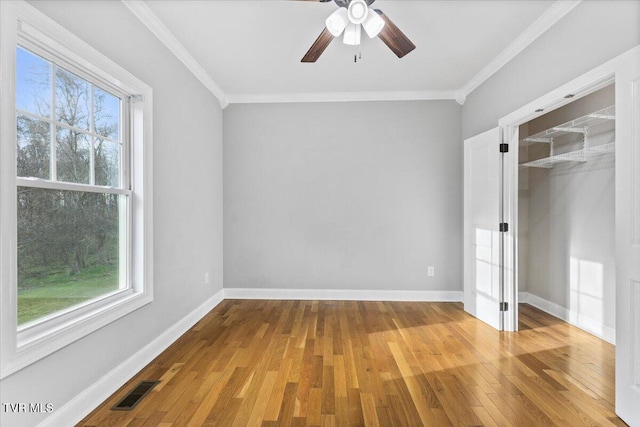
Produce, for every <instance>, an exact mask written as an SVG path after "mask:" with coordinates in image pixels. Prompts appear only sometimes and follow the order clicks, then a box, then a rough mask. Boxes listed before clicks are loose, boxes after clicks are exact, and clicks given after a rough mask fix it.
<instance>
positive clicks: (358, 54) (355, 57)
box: [353, 45, 362, 62]
mask: <svg viewBox="0 0 640 427" xmlns="http://www.w3.org/2000/svg"><path fill="white" fill-rule="evenodd" d="M358 59H362V46H360V45H358V50H357V51H356V53H354V54H353V62H358Z"/></svg>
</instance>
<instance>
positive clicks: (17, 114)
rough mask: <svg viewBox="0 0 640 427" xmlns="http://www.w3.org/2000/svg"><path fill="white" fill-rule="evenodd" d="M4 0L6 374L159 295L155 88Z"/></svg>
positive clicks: (0, 153) (1, 141)
mask: <svg viewBox="0 0 640 427" xmlns="http://www.w3.org/2000/svg"><path fill="white" fill-rule="evenodd" d="M0 7H2V14H1V15H0V16H2V17H3V21H2V26H1V28H2V44H1V45H0V64H1V69H0V71H1V72H2V75H14V76H15V79H0V81H2V87H1V90H2V96H1V97H0V107H1V108H0V120H1V122H2V129H1V130H0V170H1V172H0V201H1V202H2V203H1V206H2V209H1V210H0V224H2V226H1V227H0V236H1V237H2V243H0V266H1V267H2V273H1V274H0V285H1V289H0V290H1V296H2V299H1V305H2V326H1V328H2V330H1V332H2V377H5V376H7V375H10V374H11V373H12V372H15V371H16V370H18V369H21V368H22V367H24V366H27V365H28V364H30V363H32V362H33V361H35V360H38V359H40V358H41V357H44V356H46V355H47V354H50V353H51V352H52V351H55V350H57V349H59V348H61V347H62V346H65V345H67V344H69V343H70V342H72V341H74V340H77V339H79V338H81V337H82V336H84V335H86V334H88V333H91V332H93V331H95V330H96V329H98V328H100V327H102V326H104V325H106V324H107V323H109V322H112V321H114V320H117V319H118V318H120V317H122V316H124V315H125V314H127V313H130V312H131V311H133V310H135V309H137V308H139V307H141V306H142V305H144V304H147V303H149V302H150V301H152V299H153V292H152V284H153V281H152V256H153V254H152V246H151V242H152V234H151V230H152V228H151V218H152V216H151V105H152V104H151V96H152V92H151V89H150V88H149V87H148V86H146V85H145V84H144V83H142V82H141V81H139V80H138V79H137V78H135V77H134V76H132V75H131V74H130V73H128V72H127V71H125V70H124V69H122V68H121V67H120V66H118V65H116V64H115V63H113V62H111V61H110V60H109V59H107V58H105V57H104V56H102V55H101V54H100V53H98V52H97V51H95V50H94V49H93V48H91V47H89V46H88V45H86V44H85V43H84V42H82V41H81V40H80V39H78V38H77V37H75V36H73V35H72V34H70V33H69V32H67V31H66V30H64V29H63V28H62V27H60V26H59V25H58V24H55V23H54V22H53V21H51V20H49V19H48V18H46V17H45V16H44V15H42V14H41V13H40V12H38V11H36V10H35V9H34V8H32V7H31V6H29V5H28V4H26V3H23V2H0ZM14 73H15V74H14ZM5 94H6V95H5Z"/></svg>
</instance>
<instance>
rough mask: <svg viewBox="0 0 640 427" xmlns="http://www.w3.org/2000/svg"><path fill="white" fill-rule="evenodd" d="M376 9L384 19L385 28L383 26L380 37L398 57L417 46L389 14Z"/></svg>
mask: <svg viewBox="0 0 640 427" xmlns="http://www.w3.org/2000/svg"><path fill="white" fill-rule="evenodd" d="M375 11H376V12H377V13H378V15H380V17H381V18H382V19H384V28H382V31H380V34H378V37H380V40H382V41H383V42H384V44H386V45H387V46H388V47H389V49H391V50H392V51H393V53H395V54H396V56H397V57H398V58H402V57H403V56H405V55H406V54H407V53H409V52H411V51H412V50H413V49H415V48H416V45H415V44H413V42H412V41H411V40H409V38H408V37H407V36H405V35H404V33H403V32H402V31H400V28H398V27H396V24H394V23H393V22H391V20H390V19H389V18H388V17H387V15H385V14H384V13H383V12H382V11H381V10H380V9H375Z"/></svg>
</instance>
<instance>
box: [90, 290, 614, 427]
mask: <svg viewBox="0 0 640 427" xmlns="http://www.w3.org/2000/svg"><path fill="white" fill-rule="evenodd" d="M520 329H521V331H520V332H518V333H505V332H503V333H500V332H497V331H495V330H493V329H492V328H490V327H489V326H487V325H485V324H484V323H482V322H480V321H478V320H476V319H475V318H473V317H471V316H469V315H468V314H466V313H465V312H464V311H463V309H462V304H459V303H414V302H409V303H407V302H356V301H264V300H260V301H256V300H225V301H223V302H222V303H221V304H220V305H218V306H217V307H216V308H215V309H214V310H212V311H211V312H210V313H209V314H208V315H207V316H205V317H204V318H203V319H202V320H201V321H200V322H199V323H198V324H196V325H195V326H194V327H193V328H192V329H191V330H189V331H188V332H187V333H186V334H185V335H183V336H182V337H181V338H180V339H179V340H178V341H176V342H175V343H174V344H173V345H172V346H171V347H170V348H168V349H167V350H166V351H165V352H163V353H162V354H161V355H160V356H158V357H157V358H156V359H155V360H154V361H153V362H152V363H150V364H149V365H148V366H147V367H146V368H144V369H143V370H142V371H141V372H140V373H139V374H138V375H136V376H135V377H134V378H132V379H131V380H130V381H129V382H128V383H127V384H125V385H124V386H123V387H122V388H121V389H120V390H118V391H117V392H116V393H115V394H114V395H113V396H111V397H110V398H109V399H108V400H107V401H105V402H104V403H103V404H102V405H101V406H100V407H98V408H97V409H96V410H95V411H93V412H92V413H91V414H89V415H88V416H87V417H86V418H85V419H84V420H83V421H82V422H81V423H79V424H78V425H79V426H130V427H133V426H224V427H227V426H237V427H245V426H251V427H253V426H263V427H272V426H294V427H295V426H297V427H302V426H383V427H384V426H398V427H413V426H422V425H424V426H448V425H456V426H457V425H464V426H514V427H520V426H542V425H544V426H552V425H558V426H583V425H584V426H605V425H618V426H622V425H625V424H624V423H623V422H622V421H621V420H620V419H619V418H617V417H616V415H615V414H614V347H613V346H612V345H611V344H608V343H606V342H605V341H602V340H600V339H598V338H596V337H594V336H592V335H590V334H588V333H586V332H584V331H582V330H580V329H578V328H575V327H573V326H571V325H569V324H567V323H565V322H562V321H560V320H558V319H556V318H554V317H552V316H549V315H547V314H545V313H543V312H541V311H539V310H537V309H535V308H533V307H531V306H529V305H521V307H520ZM155 379H159V380H160V381H161V382H160V383H159V384H158V385H157V386H156V387H155V388H154V389H153V390H152V391H151V392H150V393H149V394H148V395H147V396H146V397H145V398H144V399H143V400H142V401H141V403H140V404H139V405H138V406H137V407H136V408H134V409H133V410H132V411H129V412H122V411H112V410H110V408H111V407H112V406H113V405H114V404H116V403H117V402H118V401H119V400H120V399H121V398H122V397H123V396H124V395H125V394H126V393H127V392H128V391H129V390H131V389H132V388H133V387H134V386H135V385H136V384H137V383H138V382H139V381H142V380H155Z"/></svg>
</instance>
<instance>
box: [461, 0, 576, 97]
mask: <svg viewBox="0 0 640 427" xmlns="http://www.w3.org/2000/svg"><path fill="white" fill-rule="evenodd" d="M580 3H582V0H558V1H556V2H555V3H554V4H553V5H552V6H551V7H549V9H547V11H546V12H545V13H543V14H542V15H541V16H540V17H539V18H538V19H536V20H535V21H534V22H533V24H531V25H530V26H529V27H528V28H527V29H526V30H524V31H523V32H522V34H520V35H519V36H518V37H517V38H516V39H515V40H514V41H513V42H511V44H509V46H507V47H506V48H505V49H504V50H503V51H502V52H500V53H499V54H498V55H497V56H496V57H495V58H493V59H492V60H491V62H489V63H488V64H487V65H485V66H484V68H482V69H481V70H480V72H478V74H476V75H475V76H473V77H472V78H471V80H469V81H468V82H467V83H466V84H465V85H464V86H463V87H462V88H460V89H459V90H458V99H461V100H462V102H464V99H465V98H466V97H467V96H469V94H470V93H471V92H473V91H474V90H475V89H476V88H477V87H478V86H480V85H481V84H482V83H484V82H485V81H486V80H488V79H489V77H491V76H492V75H494V74H495V73H496V72H498V70H500V69H501V68H502V67H504V66H505V65H506V64H507V63H508V62H509V61H511V60H512V59H513V58H515V57H516V56H517V55H518V54H519V53H520V52H522V51H523V50H524V49H525V48H527V46H529V45H530V44H531V43H533V42H534V41H535V40H536V39H537V38H538V37H540V36H541V35H543V34H544V33H545V32H546V31H547V30H548V29H549V28H551V27H552V26H553V25H554V24H555V23H557V22H558V21H560V20H561V19H562V18H564V16H565V15H566V14H567V13H569V12H571V11H572V10H573V9H574V8H575V7H576V6H578V5H579V4H580Z"/></svg>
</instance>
